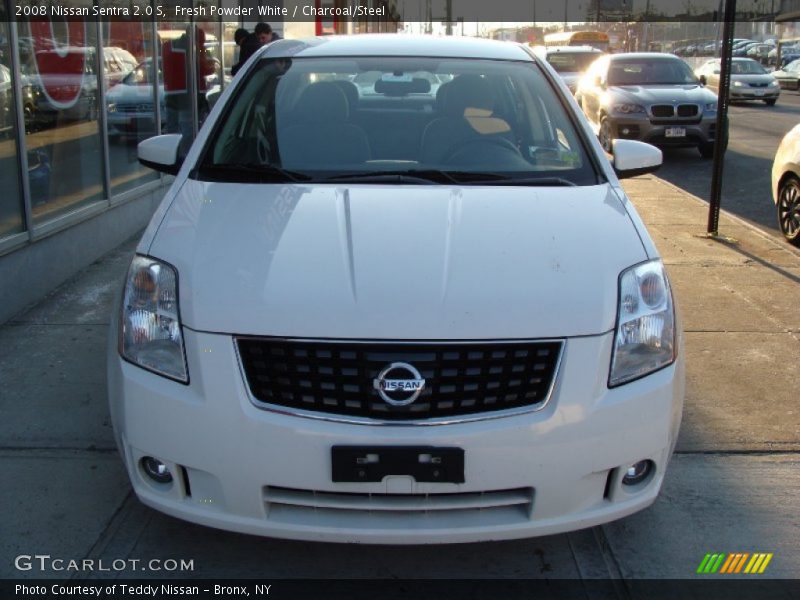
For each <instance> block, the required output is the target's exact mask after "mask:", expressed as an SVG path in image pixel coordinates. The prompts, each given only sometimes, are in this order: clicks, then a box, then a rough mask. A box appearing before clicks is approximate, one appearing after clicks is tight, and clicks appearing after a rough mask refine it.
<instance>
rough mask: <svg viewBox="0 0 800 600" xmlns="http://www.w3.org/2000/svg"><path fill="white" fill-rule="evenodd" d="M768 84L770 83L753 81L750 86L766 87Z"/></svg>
mask: <svg viewBox="0 0 800 600" xmlns="http://www.w3.org/2000/svg"><path fill="white" fill-rule="evenodd" d="M768 85H769V84H768V83H751V84H750V87H752V88H765V87H767V86H768Z"/></svg>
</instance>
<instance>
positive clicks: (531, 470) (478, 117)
mask: <svg viewBox="0 0 800 600" xmlns="http://www.w3.org/2000/svg"><path fill="white" fill-rule="evenodd" d="M375 71H378V72H380V76H379V78H378V79H376V80H375V81H374V82H373V83H372V84H371V85H372V89H373V90H374V91H375V93H376V95H381V94H383V95H384V98H383V99H382V100H381V99H380V98H370V100H369V102H370V106H369V108H364V107H361V106H360V105H359V106H356V107H355V108H353V109H352V110H351V107H352V105H351V104H350V102H349V101H348V99H347V96H346V92H345V91H343V87H342V86H340V85H338V84H337V83H336V82H337V81H344V82H346V83H352V81H353V80H357V79H358V77H359V75H361V74H363V73H370V72H375ZM415 73H416V74H420V73H427V74H429V75H431V76H436V78H437V80H439V81H447V83H446V84H443V85H441V86H440V87H439V90H438V94H440V95H442V94H443V96H442V98H441V105H440V106H437V108H436V109H435V110H419V109H418V106H419V103H418V102H417V100H418V98H416V97H415V94H416V93H417V92H415V90H416V89H421V88H420V85H421V84H419V83H418V81H419V80H422V81H425V82H426V83H427V84H428V85H430V80H426V79H424V78H422V77H419V76H412V75H413V74H415ZM312 76H313V77H312ZM381 82H383V83H381ZM443 90H447V91H446V92H443ZM406 92H407V93H406ZM419 93H422V92H419ZM567 94H568V93H567V91H566V90H565V89H563V86H561V85H560V84H559V82H558V80H557V76H556V74H555V73H553V72H552V70H551V69H550V68H549V67H547V65H546V64H545V63H544V62H543V61H541V60H540V59H538V58H537V57H535V56H534V55H533V53H532V52H531V51H530V50H529V49H528V48H527V47H523V46H521V45H518V44H508V43H504V42H496V41H489V40H478V39H468V38H460V39H453V38H435V37H426V38H414V37H410V36H409V37H406V36H397V35H384V36H379V35H378V36H330V37H328V38H318V39H314V40H307V41H302V40H296V39H293V40H279V41H276V42H273V43H271V44H269V45H267V46H265V47H263V48H262V49H261V50H260V51H259V53H258V54H256V55H255V56H254V57H253V58H252V59H251V60H250V61H249V62H248V64H247V66H246V67H245V68H244V69H243V70H242V71H240V72H239V74H238V75H237V84H236V86H235V87H234V88H229V89H228V90H227V91H226V92H225V93H224V94H223V96H222V98H221V99H220V101H219V102H218V103H217V105H216V107H215V108H214V111H213V112H212V114H211V115H210V116H209V119H210V122H209V123H208V126H205V127H203V129H202V130H201V132H200V133H199V135H198V136H197V138H196V139H195V141H194V143H193V145H192V147H191V149H190V151H189V154H188V156H186V158H185V159H183V158H182V157H181V156H180V155H179V154H178V149H179V147H180V136H179V135H168V136H159V137H154V138H150V139H148V140H145V141H143V142H141V143H140V144H139V159H140V160H141V161H142V162H143V164H146V165H150V166H153V167H154V168H157V169H159V170H161V171H164V172H170V173H177V176H176V179H175V181H174V183H173V185H172V188H171V189H170V191H169V192H167V195H166V197H165V198H164V200H163V203H162V205H161V207H160V209H159V210H158V212H157V215H158V216H156V217H155V218H154V220H153V221H152V222H151V225H150V227H149V228H148V229H147V231H146V233H145V235H144V237H143V238H142V240H141V242H140V243H139V246H138V248H137V253H136V255H135V257H134V258H133V260H132V262H131V266H130V270H129V272H128V275H127V278H126V283H125V285H124V290H123V291H122V295H121V298H120V300H119V302H118V304H117V309H116V310H117V314H118V316H119V326H118V327H111V328H110V329H111V330H112V333H111V338H110V345H109V354H108V359H109V360H108V389H109V395H110V407H111V417H112V421H113V424H114V428H115V436H116V441H117V443H118V445H119V449H120V454H121V456H122V457H123V460H124V462H125V466H126V468H127V472H128V475H129V477H130V480H131V482H132V485H133V489H134V490H135V491H136V494H137V495H138V496H139V498H140V499H141V500H142V501H143V502H144V503H146V504H148V505H149V506H152V507H154V508H156V509H158V510H161V511H164V512H167V513H169V514H171V515H173V516H176V517H179V518H182V519H186V520H189V521H194V522H197V523H202V524H205V525H209V526H213V527H219V528H222V529H230V530H235V531H240V532H247V533H252V534H261V535H267V536H273V537H284V538H295V539H305V540H315V541H337V542H374V543H392V544H394V543H407V544H412V543H422V542H430V543H432V542H467V541H473V540H489V539H492V540H497V539H509V538H520V537H528V536H533V535H542V534H552V533H556V532H559V531H568V530H571V529H576V528H585V527H589V526H592V525H596V524H598V523H602V522H605V521H609V520H612V519H616V518H619V517H622V516H625V515H628V514H630V513H632V512H635V511H637V510H640V509H642V508H644V507H645V506H648V505H649V504H651V503H652V502H653V501H654V499H655V498H656V496H657V494H658V491H659V489H660V487H661V485H662V482H663V480H664V474H665V471H666V467H667V463H668V461H669V457H670V454H671V452H672V449H673V447H674V445H675V441H676V437H677V433H678V427H679V422H680V418H681V406H682V401H683V393H684V383H683V380H684V364H683V351H682V347H681V328H680V323H679V321H678V318H677V317H676V314H675V309H674V303H673V299H672V293H671V291H670V285H669V281H668V278H667V274H666V271H665V268H664V266H663V263H662V261H661V259H660V258H659V255H658V251H657V250H656V248H655V246H654V244H653V241H652V240H651V238H650V236H649V235H648V233H647V231H646V230H645V229H644V226H643V225H642V221H641V219H640V218H639V217H638V216H637V215H636V213H635V210H634V208H633V205H632V203H631V202H630V201H629V200H628V199H627V198H626V196H625V192H624V190H623V189H622V188H621V187H620V185H619V181H618V177H625V176H630V175H634V174H639V173H642V172H649V171H652V170H654V169H656V168H658V166H659V165H660V164H661V152H660V151H659V150H658V149H657V148H654V147H652V146H650V145H647V144H643V143H640V142H634V141H630V140H618V141H617V143H616V147H615V155H614V160H613V166H612V163H611V162H609V161H608V160H607V159H606V157H605V156H604V154H603V152H602V149H601V148H600V146H599V144H598V143H597V140H596V139H595V138H594V136H593V135H592V133H591V130H590V129H589V128H588V127H587V126H586V124H585V121H584V120H583V118H582V117H581V116H580V115H579V114H578V113H576V112H575V111H574V108H573V107H574V103H573V102H572V100H571V98H569V97H568V95H567ZM423 95H424V94H423ZM363 100H365V101H366V100H367V98H364V99H363ZM374 140H379V141H382V142H383V144H382V145H375V144H373V143H372V142H373V141H374ZM598 249H602V251H598Z"/></svg>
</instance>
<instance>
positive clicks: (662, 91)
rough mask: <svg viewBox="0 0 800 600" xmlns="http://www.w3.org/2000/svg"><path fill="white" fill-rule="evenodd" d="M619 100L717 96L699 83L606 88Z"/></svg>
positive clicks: (666, 100)
mask: <svg viewBox="0 0 800 600" xmlns="http://www.w3.org/2000/svg"><path fill="white" fill-rule="evenodd" d="M608 90H609V92H611V93H612V94H614V95H615V96H616V97H618V98H619V99H620V100H624V101H626V102H640V103H641V102H644V103H647V104H650V103H660V102H663V103H666V104H670V103H681V102H692V103H705V102H714V101H715V100H716V98H717V96H716V95H715V94H714V93H713V92H711V91H710V90H707V89H706V88H704V87H703V86H701V85H620V86H612V87H609V88H608Z"/></svg>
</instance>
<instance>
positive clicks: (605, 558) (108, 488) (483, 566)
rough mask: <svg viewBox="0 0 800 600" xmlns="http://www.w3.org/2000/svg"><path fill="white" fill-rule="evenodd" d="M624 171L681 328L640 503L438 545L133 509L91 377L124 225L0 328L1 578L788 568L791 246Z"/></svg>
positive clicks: (792, 437) (792, 451) (597, 574)
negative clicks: (47, 568) (529, 533)
mask: <svg viewBox="0 0 800 600" xmlns="http://www.w3.org/2000/svg"><path fill="white" fill-rule="evenodd" d="M625 187H626V188H627V189H628V191H629V193H630V194H631V197H632V198H633V201H634V203H635V205H636V207H637V210H639V212H640V214H641V215H642V218H643V219H644V221H645V223H646V224H647V226H648V228H649V229H650V231H651V233H652V235H653V237H654V239H655V241H656V244H657V245H658V247H659V249H660V251H661V252H662V254H663V257H664V261H665V263H666V264H667V266H668V270H669V274H670V277H671V280H672V283H673V287H674V288H675V292H676V296H677V300H678V305H679V309H680V310H681V312H682V314H683V319H684V328H685V331H686V352H687V368H688V382H687V384H688V385H687V387H688V390H687V398H686V407H685V412H684V419H683V427H682V430H681V435H680V439H679V443H678V447H677V453H676V456H675V457H674V459H673V462H672V464H671V467H670V471H669V473H668V476H667V480H666V484H665V486H664V490H663V493H662V495H661V496H660V498H659V500H658V501H657V502H656V504H655V505H654V506H652V507H651V508H649V509H647V510H645V511H643V512H641V513H639V514H636V515H634V516H632V517H629V518H627V519H624V520H622V521H619V522H616V523H613V524H610V525H606V526H603V527H596V528H594V529H590V530H584V531H581V532H576V533H573V534H569V535H561V536H551V537H546V538H539V539H533V540H522V541H516V542H502V543H491V544H468V545H461V546H450V547H447V548H446V549H444V550H443V549H442V548H437V547H423V548H407V547H399V548H398V547H365V546H333V545H328V544H314V543H303V542H286V541H279V540H270V539H262V538H256V537H251V536H244V535H236V534H229V533H224V532H218V531H214V530H210V529H206V528H203V527H199V526H194V525H190V524H187V523H184V522H181V521H177V520H175V519H171V518H169V517H166V516H164V515H161V514H160V513H156V512H154V511H152V510H150V509H148V508H145V507H144V506H142V505H141V504H140V503H139V502H138V501H137V500H136V498H135V497H133V496H132V495H131V493H130V488H129V486H128V483H127V479H126V476H125V473H124V472H123V469H122V465H121V463H120V461H119V459H118V457H117V454H116V449H115V447H114V443H113V438H112V434H111V429H110V424H109V418H108V410H107V407H106V389H105V351H106V346H105V340H106V334H107V327H108V320H109V311H110V308H109V307H110V303H111V298H112V296H113V294H114V292H115V290H116V289H117V287H118V286H119V285H121V281H122V277H123V276H124V273H125V270H126V268H127V265H128V262H129V260H130V256H131V253H132V252H133V248H134V246H135V240H131V241H129V242H128V243H126V244H123V245H122V246H121V247H120V248H118V249H117V250H116V251H114V252H112V253H111V254H109V255H107V256H106V257H104V258H103V259H102V260H100V261H98V262H97V263H95V264H94V265H92V266H91V267H90V268H89V269H87V270H86V271H84V272H83V273H81V274H80V275H79V276H78V277H76V278H75V279H73V280H72V281H70V282H68V283H67V284H65V285H63V286H62V287H61V288H59V289H58V290H56V291H55V292H54V293H53V294H51V295H50V296H49V297H47V298H46V299H45V300H43V301H42V302H41V303H40V304H39V305H37V306H36V307H34V308H33V309H31V310H29V311H28V312H26V313H25V314H23V315H20V316H18V317H17V318H16V319H14V320H13V321H11V322H9V323H7V324H5V325H3V326H2V327H0V385H2V388H0V389H2V392H0V410H2V414H3V417H4V418H3V419H2V420H0V461H2V473H3V482H4V485H3V486H0V503H2V506H3V507H5V510H4V511H3V513H2V515H0V529H1V530H2V531H3V532H4V535H2V536H0V577H28V576H31V577H33V576H36V577H41V576H48V577H63V576H64V575H65V574H64V573H59V572H50V573H44V574H42V573H38V572H20V571H17V570H16V569H15V567H14V557H16V556H18V555H20V554H49V555H51V556H53V557H61V558H66V559H71V558H74V559H81V558H83V557H90V558H104V559H105V560H106V561H107V562H108V563H110V562H111V561H112V560H114V559H120V558H122V559H126V558H138V559H142V560H149V559H150V558H177V559H180V558H184V559H194V571H193V572H192V573H176V574H174V575H175V576H181V575H189V576H193V577H215V576H227V577H264V578H277V577H302V578H313V577H316V578H325V577H355V578H360V577H376V578H377V577H379V578H416V577H421V578H425V577H437V578H474V577H498V578H506V577H508V578H541V577H547V578H616V579H619V578H693V577H695V575H694V572H695V569H696V568H697V566H698V564H699V563H700V561H701V559H702V558H703V556H704V554H705V553H707V552H772V553H774V558H773V560H772V562H771V563H770V566H769V569H768V570H767V572H766V574H765V575H763V576H762V577H784V578H800V543H799V542H798V540H800V516H798V515H800V475H798V463H800V406H798V397H800V394H798V386H797V370H798V365H800V343H798V342H799V341H800V316H798V307H799V306H800V252H798V251H796V250H794V249H793V248H791V247H789V246H788V245H784V244H781V243H779V242H777V241H775V240H772V239H770V238H769V237H767V236H765V235H764V234H762V233H760V232H759V231H757V230H756V229H755V228H753V227H750V226H748V225H746V224H744V223H743V222H741V221H739V220H737V219H736V218H733V217H731V216H728V215H725V214H723V216H722V218H721V221H720V232H721V234H723V235H724V236H728V237H730V238H735V241H718V240H711V239H708V238H706V237H705V236H704V233H703V232H704V231H705V222H706V215H707V206H706V205H705V204H704V203H703V202H702V201H700V200H699V199H697V198H694V197H692V196H689V195H688V194H686V193H685V192H683V191H682V190H680V189H678V188H676V187H674V186H672V185H670V184H667V183H665V182H664V181H662V180H660V179H658V178H655V177H646V178H638V179H633V180H629V181H627V182H626V183H625ZM67 575H72V576H73V577H75V576H76V575H75V574H67ZM105 575H106V576H109V574H108V573H107V574H105ZM111 575H136V576H142V575H144V576H153V577H163V576H164V575H168V574H165V573H163V572H160V573H150V574H147V573H139V572H136V571H132V572H123V573H117V574H113V573H112V574H111ZM77 577H79V578H81V577H87V575H86V574H79V575H77ZM625 594H626V592H625V586H624V584H621V583H618V584H616V585H610V586H609V595H610V596H617V595H622V596H624V595H625Z"/></svg>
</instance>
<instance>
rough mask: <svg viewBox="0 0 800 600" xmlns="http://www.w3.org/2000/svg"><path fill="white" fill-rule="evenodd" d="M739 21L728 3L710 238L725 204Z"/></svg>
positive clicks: (731, 0)
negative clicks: (724, 177) (730, 103)
mask: <svg viewBox="0 0 800 600" xmlns="http://www.w3.org/2000/svg"><path fill="white" fill-rule="evenodd" d="M735 18H736V0H725V17H724V19H725V25H724V27H723V29H722V53H721V58H722V61H721V64H720V75H719V93H718V96H717V125H716V130H715V131H716V134H715V140H714V166H713V173H712V177H711V200H710V203H709V206H708V229H707V230H706V231H707V232H708V233H709V234H710V235H714V236H716V235H717V234H718V233H719V208H720V203H721V202H722V167H723V164H724V161H725V149H726V148H727V146H728V90H729V89H730V86H731V47H732V45H733V27H734V19H735Z"/></svg>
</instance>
